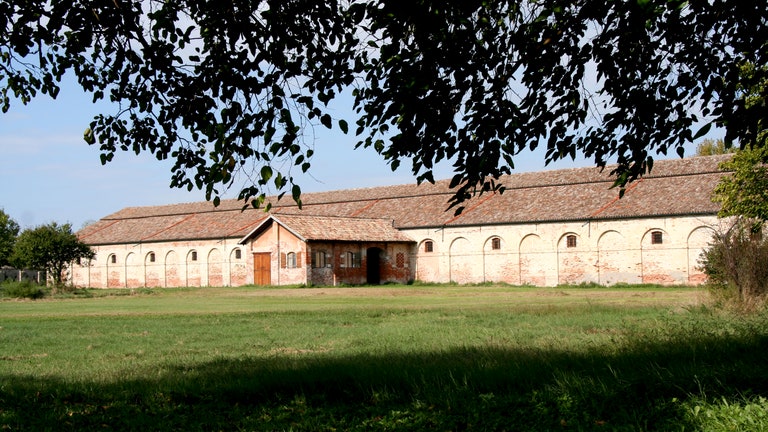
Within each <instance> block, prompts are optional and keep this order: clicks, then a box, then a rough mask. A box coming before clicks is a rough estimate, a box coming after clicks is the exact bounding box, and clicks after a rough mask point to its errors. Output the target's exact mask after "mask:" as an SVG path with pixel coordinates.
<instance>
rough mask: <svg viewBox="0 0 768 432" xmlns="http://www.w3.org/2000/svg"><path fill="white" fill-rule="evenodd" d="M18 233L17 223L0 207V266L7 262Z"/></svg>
mask: <svg viewBox="0 0 768 432" xmlns="http://www.w3.org/2000/svg"><path fill="white" fill-rule="evenodd" d="M18 235H19V224H18V223H16V221H15V220H13V219H11V217H10V216H9V215H8V214H7V213H6V212H5V211H4V210H3V209H0V267H2V266H4V265H8V264H9V259H10V257H11V252H12V251H13V245H14V244H15V243H16V236H18Z"/></svg>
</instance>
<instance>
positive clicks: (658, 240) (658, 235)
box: [651, 231, 664, 244]
mask: <svg viewBox="0 0 768 432" xmlns="http://www.w3.org/2000/svg"><path fill="white" fill-rule="evenodd" d="M662 243H664V234H663V233H662V232H661V231H653V232H651V244H662Z"/></svg>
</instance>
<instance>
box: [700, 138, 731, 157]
mask: <svg viewBox="0 0 768 432" xmlns="http://www.w3.org/2000/svg"><path fill="white" fill-rule="evenodd" d="M736 150H737V149H736V148H734V147H733V146H731V145H729V144H726V142H725V141H723V140H722V139H716V140H713V139H710V138H707V139H704V140H702V141H701V142H700V143H699V144H698V145H697V146H696V156H713V155H721V154H728V153H734V152H735V151H736Z"/></svg>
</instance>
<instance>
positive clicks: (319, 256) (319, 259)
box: [312, 251, 331, 268]
mask: <svg viewBox="0 0 768 432" xmlns="http://www.w3.org/2000/svg"><path fill="white" fill-rule="evenodd" d="M330 266H331V263H330V262H328V258H327V255H326V253H325V251H317V252H315V253H313V254H312V267H314V268H323V267H330Z"/></svg>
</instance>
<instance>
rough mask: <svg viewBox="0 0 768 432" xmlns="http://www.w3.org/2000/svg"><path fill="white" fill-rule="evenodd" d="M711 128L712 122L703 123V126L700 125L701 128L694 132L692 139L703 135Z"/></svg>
mask: <svg viewBox="0 0 768 432" xmlns="http://www.w3.org/2000/svg"><path fill="white" fill-rule="evenodd" d="M711 128H712V122H709V123H707V124H705V125H704V126H702V127H701V129H699V131H698V132H696V135H694V136H693V140H694V141H695V140H697V139H699V138H701V137H703V136H704V135H706V134H708V133H709V130H710V129H711Z"/></svg>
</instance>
